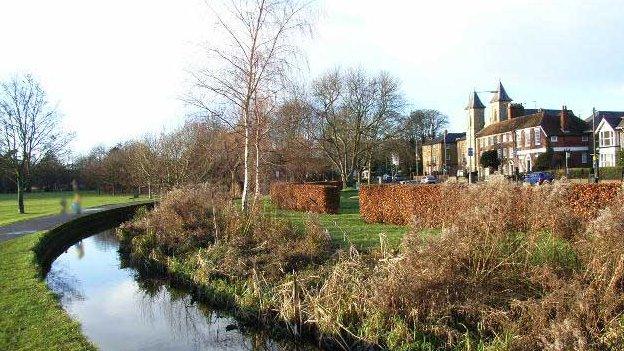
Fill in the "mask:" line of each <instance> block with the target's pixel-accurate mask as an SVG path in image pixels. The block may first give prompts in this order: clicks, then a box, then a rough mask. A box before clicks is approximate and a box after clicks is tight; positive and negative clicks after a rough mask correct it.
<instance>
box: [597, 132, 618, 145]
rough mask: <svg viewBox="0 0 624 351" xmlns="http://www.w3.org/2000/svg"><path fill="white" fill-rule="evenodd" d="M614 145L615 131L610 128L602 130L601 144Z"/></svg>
mask: <svg viewBox="0 0 624 351" xmlns="http://www.w3.org/2000/svg"><path fill="white" fill-rule="evenodd" d="M613 145H615V144H614V143H613V132H612V131H610V130H605V131H602V132H600V146H601V147H608V146H613Z"/></svg>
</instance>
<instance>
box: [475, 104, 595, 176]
mask: <svg viewBox="0 0 624 351" xmlns="http://www.w3.org/2000/svg"><path fill="white" fill-rule="evenodd" d="M507 115H508V118H507V119H506V120H504V121H501V122H498V123H494V124H490V125H488V126H487V127H485V128H483V129H482V130H480V131H479V132H478V133H477V134H476V145H477V153H476V154H477V156H478V157H480V156H481V154H482V153H483V152H484V151H488V150H496V151H497V152H498V157H499V159H500V160H501V166H500V170H501V172H502V173H503V174H507V175H511V174H513V173H514V171H515V169H516V168H517V169H518V171H519V172H530V171H532V170H533V166H534V165H535V161H536V159H537V156H538V155H540V154H542V153H545V152H546V151H547V150H548V148H552V151H553V152H554V157H553V158H554V160H555V162H558V165H559V166H563V165H565V159H566V153H568V166H569V167H588V166H590V164H591V156H590V154H591V152H590V150H591V141H590V136H591V129H589V130H588V126H587V123H586V122H585V121H583V120H581V119H580V118H578V117H576V116H575V115H574V113H573V112H572V111H569V110H568V109H567V108H566V107H565V106H564V107H563V108H562V109H561V110H543V109H540V110H525V109H524V108H523V107H522V105H519V104H510V105H509V107H508V111H507Z"/></svg>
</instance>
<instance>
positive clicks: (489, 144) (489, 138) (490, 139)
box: [488, 136, 494, 146]
mask: <svg viewBox="0 0 624 351" xmlns="http://www.w3.org/2000/svg"><path fill="white" fill-rule="evenodd" d="M492 145H494V141H493V140H492V137H491V136H490V137H488V146H492Z"/></svg>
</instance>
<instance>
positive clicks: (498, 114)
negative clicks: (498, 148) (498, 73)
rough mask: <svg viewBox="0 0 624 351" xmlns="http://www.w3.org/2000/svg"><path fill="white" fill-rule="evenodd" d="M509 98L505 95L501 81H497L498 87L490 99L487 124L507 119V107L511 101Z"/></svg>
mask: <svg viewBox="0 0 624 351" xmlns="http://www.w3.org/2000/svg"><path fill="white" fill-rule="evenodd" d="M511 101H512V100H511V98H510V97H509V95H507V92H506V91H505V88H504V87H503V83H501V82H500V81H499V82H498V89H497V90H496V92H495V93H494V95H493V96H492V100H490V119H489V121H488V123H487V124H488V125H490V124H494V123H498V122H502V121H505V120H507V118H508V117H509V116H507V108H508V107H509V103H511Z"/></svg>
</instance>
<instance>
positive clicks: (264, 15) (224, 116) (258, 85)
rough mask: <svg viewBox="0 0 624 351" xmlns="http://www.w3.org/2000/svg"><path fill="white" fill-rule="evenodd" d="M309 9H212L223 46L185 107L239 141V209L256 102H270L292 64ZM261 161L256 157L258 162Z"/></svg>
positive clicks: (294, 5)
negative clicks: (212, 120)
mask: <svg viewBox="0 0 624 351" xmlns="http://www.w3.org/2000/svg"><path fill="white" fill-rule="evenodd" d="M308 9H309V3H308V2H304V1H300V0H232V1H224V2H220V3H219V4H217V5H215V7H213V8H212V10H213V13H214V16H215V17H216V19H217V27H216V33H211V34H214V35H215V36H216V37H218V38H219V39H220V41H221V45H213V46H211V47H209V48H208V50H207V54H208V58H209V59H210V60H211V63H210V68H208V69H204V70H200V71H198V72H195V73H194V75H193V76H194V79H195V86H196V88H197V89H196V92H195V93H194V94H193V95H192V96H191V97H190V98H189V99H187V101H188V102H190V103H191V104H193V105H195V106H196V107H198V108H200V109H202V110H204V111H206V112H207V115H208V117H213V118H214V117H216V118H219V119H221V120H222V121H223V122H225V123H227V124H228V125H229V126H230V127H231V128H232V130H237V131H238V130H240V131H241V133H242V136H243V141H244V143H243V144H244V146H243V194H242V208H243V210H245V209H246V208H247V202H248V195H249V185H250V165H251V164H252V162H251V161H250V143H251V140H252V138H253V136H252V133H253V125H254V124H255V122H256V119H255V118H254V99H255V98H256V97H258V96H260V97H266V96H271V95H272V94H274V92H275V91H276V90H277V89H279V85H280V83H281V82H282V80H283V77H284V75H286V74H287V73H288V72H289V71H290V70H291V69H292V66H293V63H294V62H296V58H297V56H298V52H299V50H298V47H297V45H296V43H297V40H296V35H297V34H299V33H302V32H305V31H308V30H309V29H310V23H309V21H308V18H309V14H308V11H307V10H308ZM257 157H259V156H257Z"/></svg>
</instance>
